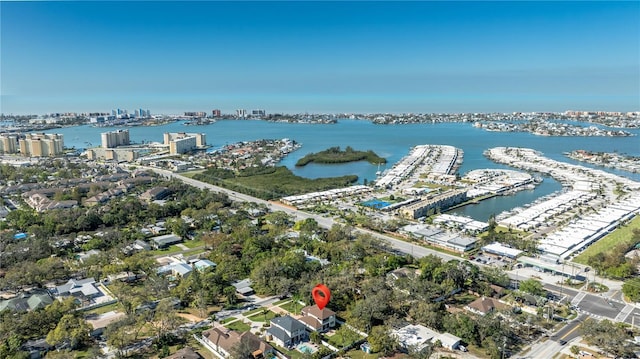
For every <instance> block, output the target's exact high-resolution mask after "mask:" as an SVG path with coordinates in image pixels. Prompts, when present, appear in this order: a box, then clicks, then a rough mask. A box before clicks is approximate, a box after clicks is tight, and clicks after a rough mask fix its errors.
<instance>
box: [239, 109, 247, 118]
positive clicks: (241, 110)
mask: <svg viewBox="0 0 640 359" xmlns="http://www.w3.org/2000/svg"><path fill="white" fill-rule="evenodd" d="M236 116H238V117H240V118H245V117H247V110H244V109H239V110H236Z"/></svg>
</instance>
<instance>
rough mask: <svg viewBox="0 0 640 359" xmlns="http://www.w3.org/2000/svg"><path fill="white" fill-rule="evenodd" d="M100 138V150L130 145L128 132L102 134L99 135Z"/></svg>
mask: <svg viewBox="0 0 640 359" xmlns="http://www.w3.org/2000/svg"><path fill="white" fill-rule="evenodd" d="M100 137H101V138H102V148H116V147H118V146H128V145H129V144H130V142H129V130H117V131H111V132H103V133H101V134H100Z"/></svg>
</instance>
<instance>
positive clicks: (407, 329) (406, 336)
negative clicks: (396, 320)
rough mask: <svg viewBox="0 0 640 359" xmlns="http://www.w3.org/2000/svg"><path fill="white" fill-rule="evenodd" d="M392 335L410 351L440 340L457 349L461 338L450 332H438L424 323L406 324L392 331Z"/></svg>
mask: <svg viewBox="0 0 640 359" xmlns="http://www.w3.org/2000/svg"><path fill="white" fill-rule="evenodd" d="M391 335H392V336H394V337H395V338H396V339H398V343H399V344H400V347H401V348H402V349H403V350H405V351H408V350H409V348H415V349H418V350H421V349H422V348H424V347H425V346H426V345H427V344H428V343H433V344H435V343H436V342H437V341H439V342H440V343H441V344H442V347H443V348H447V349H451V350H454V349H457V348H458V347H459V346H460V338H458V337H456V336H455V335H453V334H450V333H438V332H436V331H435V330H432V329H430V328H427V327H425V326H424V325H419V324H418V325H413V324H410V325H406V326H404V327H402V328H400V329H397V330H394V331H393V332H391Z"/></svg>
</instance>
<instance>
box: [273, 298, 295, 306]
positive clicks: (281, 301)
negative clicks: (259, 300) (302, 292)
mask: <svg viewBox="0 0 640 359" xmlns="http://www.w3.org/2000/svg"><path fill="white" fill-rule="evenodd" d="M291 300H292V299H291V298H284V299H282V300H279V301H277V302H275V303H273V305H277V306H280V304H284V303H286V302H290V301H291Z"/></svg>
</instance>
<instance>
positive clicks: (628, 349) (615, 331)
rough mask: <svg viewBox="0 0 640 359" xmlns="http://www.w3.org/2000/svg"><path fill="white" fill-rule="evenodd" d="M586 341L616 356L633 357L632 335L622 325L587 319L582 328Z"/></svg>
mask: <svg viewBox="0 0 640 359" xmlns="http://www.w3.org/2000/svg"><path fill="white" fill-rule="evenodd" d="M580 329H581V331H582V335H583V337H584V339H585V341H586V342H587V343H589V344H592V345H595V346H597V347H600V348H602V349H603V350H604V351H606V352H607V353H611V354H614V355H615V356H620V357H627V356H633V355H634V354H633V345H632V343H631V339H632V335H631V334H630V333H629V332H627V330H626V328H625V327H624V325H623V324H621V323H613V322H611V321H609V320H607V319H605V320H602V321H597V320H593V319H591V318H587V319H586V320H585V321H584V322H582V325H581V326H580Z"/></svg>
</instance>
